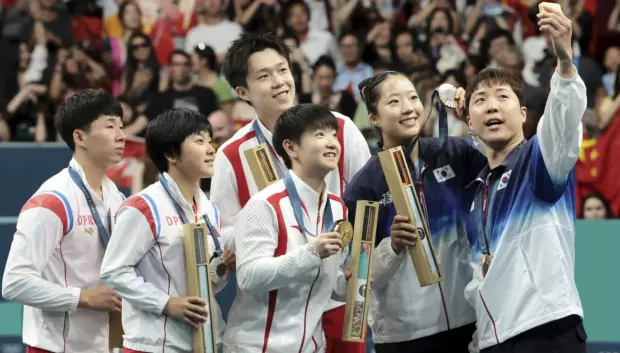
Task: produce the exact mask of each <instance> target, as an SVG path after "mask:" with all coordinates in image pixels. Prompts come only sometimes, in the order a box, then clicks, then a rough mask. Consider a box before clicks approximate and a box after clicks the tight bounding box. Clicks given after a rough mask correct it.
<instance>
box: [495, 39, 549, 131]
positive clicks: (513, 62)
mask: <svg viewBox="0 0 620 353" xmlns="http://www.w3.org/2000/svg"><path fill="white" fill-rule="evenodd" d="M495 64H496V66H497V68H499V69H502V70H505V71H509V72H510V73H512V74H513V75H515V76H517V77H520V78H522V77H523V68H524V67H523V55H522V54H521V50H520V49H519V48H518V47H517V46H516V45H512V46H509V47H508V48H504V49H502V50H501V51H500V52H499V53H497V54H496V58H495ZM523 96H524V103H525V107H526V108H527V117H526V119H525V124H524V125H523V132H524V135H525V138H526V139H529V138H531V137H532V136H534V134H536V127H537V126H538V121H539V120H540V117H541V116H542V113H543V111H544V110H545V104H546V103H547V95H546V94H545V91H543V90H542V89H541V88H539V87H536V86H533V85H530V84H529V83H527V82H525V81H524V82H523Z"/></svg>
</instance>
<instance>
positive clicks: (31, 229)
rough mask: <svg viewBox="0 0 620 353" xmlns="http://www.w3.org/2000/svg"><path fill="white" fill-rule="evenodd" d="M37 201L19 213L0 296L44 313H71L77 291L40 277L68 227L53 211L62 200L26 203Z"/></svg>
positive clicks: (40, 198) (48, 197) (41, 198)
mask: <svg viewBox="0 0 620 353" xmlns="http://www.w3.org/2000/svg"><path fill="white" fill-rule="evenodd" d="M37 200H38V204H37V205H36V206H35V207H32V208H29V209H26V210H24V211H22V212H21V213H20V215H19V218H18V219H17V231H16V232H15V235H14V236H13V242H12V243H11V249H10V250H9V256H8V257H7V261H6V267H5V269H4V276H3V278H2V296H3V297H4V299H6V300H12V301H16V302H19V303H21V304H24V305H28V306H32V307H34V308H37V309H40V310H44V311H58V312H62V311H68V312H74V311H76V310H77V307H78V303H79V300H80V292H81V290H80V288H76V287H69V286H62V285H59V284H55V283H52V282H49V281H47V280H45V279H44V278H43V277H42V273H43V270H44V269H45V268H46V267H47V264H48V261H49V259H50V257H51V256H52V254H53V253H54V251H55V250H56V249H57V248H58V246H59V244H60V242H61V240H62V237H63V229H65V228H67V227H66V224H63V221H62V220H61V218H59V216H58V215H57V214H56V213H55V212H54V211H52V210H57V211H58V207H54V205H56V206H57V205H59V204H62V201H61V200H60V199H58V198H57V197H56V196H55V195H49V194H46V195H39V196H35V197H33V198H32V199H30V200H29V201H28V203H30V202H37ZM28 203H27V204H26V206H25V207H24V209H25V208H26V207H28ZM61 207H63V206H61ZM62 212H65V210H64V207H63V209H62ZM67 229H68V228H67ZM51 270H53V269H51Z"/></svg>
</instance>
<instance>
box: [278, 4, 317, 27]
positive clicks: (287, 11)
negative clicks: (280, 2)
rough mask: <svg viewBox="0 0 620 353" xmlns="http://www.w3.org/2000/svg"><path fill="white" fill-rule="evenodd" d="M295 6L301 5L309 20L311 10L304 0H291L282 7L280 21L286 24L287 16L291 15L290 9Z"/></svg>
mask: <svg viewBox="0 0 620 353" xmlns="http://www.w3.org/2000/svg"><path fill="white" fill-rule="evenodd" d="M295 6H301V7H303V8H304V10H305V11H306V15H307V16H308V21H309V20H310V15H311V13H312V12H311V10H310V6H309V5H308V4H307V3H306V2H305V1H304V0H291V1H289V2H287V3H286V4H285V5H284V7H283V8H282V23H284V24H286V22H287V21H288V18H289V17H290V16H291V10H292V9H293V7H295Z"/></svg>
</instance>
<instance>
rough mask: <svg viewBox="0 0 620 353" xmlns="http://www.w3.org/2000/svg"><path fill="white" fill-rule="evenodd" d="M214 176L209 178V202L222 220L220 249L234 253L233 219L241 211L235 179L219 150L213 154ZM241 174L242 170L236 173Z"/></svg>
mask: <svg viewBox="0 0 620 353" xmlns="http://www.w3.org/2000/svg"><path fill="white" fill-rule="evenodd" d="M213 169H214V174H213V178H211V197H210V199H211V202H212V203H213V204H215V206H217V208H218V209H219V210H220V218H221V220H222V230H221V233H220V234H221V235H222V248H223V249H226V250H230V251H233V252H235V236H234V225H235V217H237V215H238V214H239V212H240V211H241V204H240V203H239V192H238V191H237V179H236V178H235V171H234V170H233V167H232V165H231V164H230V161H229V160H228V158H227V157H226V155H225V154H224V152H223V151H222V150H221V149H220V150H218V151H217V153H216V154H215V162H214V165H213ZM237 172H238V173H243V171H242V170H239V171H237Z"/></svg>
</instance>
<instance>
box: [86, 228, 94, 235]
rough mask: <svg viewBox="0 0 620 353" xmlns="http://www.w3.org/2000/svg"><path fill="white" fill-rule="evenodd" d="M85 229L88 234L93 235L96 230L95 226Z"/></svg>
mask: <svg viewBox="0 0 620 353" xmlns="http://www.w3.org/2000/svg"><path fill="white" fill-rule="evenodd" d="M84 231H86V233H88V235H93V233H94V232H95V230H94V229H93V228H86V229H84Z"/></svg>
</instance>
